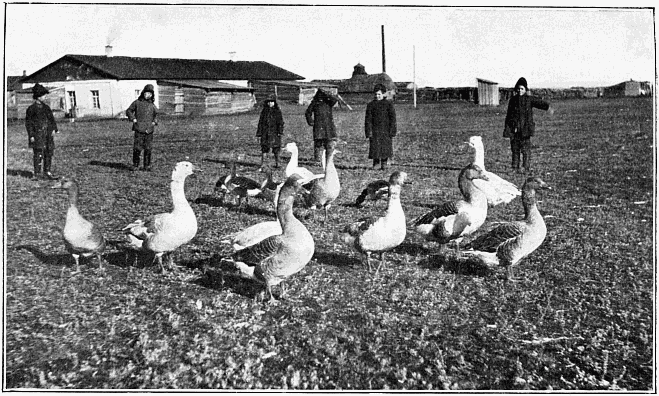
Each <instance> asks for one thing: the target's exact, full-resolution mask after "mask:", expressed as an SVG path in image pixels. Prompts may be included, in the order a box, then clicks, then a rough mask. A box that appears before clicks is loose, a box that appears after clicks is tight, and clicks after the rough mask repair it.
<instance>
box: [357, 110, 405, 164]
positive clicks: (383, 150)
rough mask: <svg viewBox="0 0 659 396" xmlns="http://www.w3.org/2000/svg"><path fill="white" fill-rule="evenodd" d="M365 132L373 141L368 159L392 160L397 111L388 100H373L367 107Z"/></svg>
mask: <svg viewBox="0 0 659 396" xmlns="http://www.w3.org/2000/svg"><path fill="white" fill-rule="evenodd" d="M364 132H365V134H366V137H367V138H370V139H371V144H370V147H369V150H368V158H371V159H382V158H390V157H391V156H392V154H393V147H392V138H393V137H394V136H396V133H397V129H396V110H395V109H394V104H393V103H392V102H391V101H389V100H387V99H382V100H377V99H376V100H373V101H371V102H370V103H369V104H368V105H366V117H365V119H364Z"/></svg>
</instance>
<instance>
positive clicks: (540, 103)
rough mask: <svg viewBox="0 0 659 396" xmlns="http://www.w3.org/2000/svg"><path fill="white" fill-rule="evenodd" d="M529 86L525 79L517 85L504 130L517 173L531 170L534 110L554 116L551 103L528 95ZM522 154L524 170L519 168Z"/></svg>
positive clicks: (511, 99)
mask: <svg viewBox="0 0 659 396" xmlns="http://www.w3.org/2000/svg"><path fill="white" fill-rule="evenodd" d="M528 90H529V87H528V84H527V82H526V79H525V78H524V77H522V78H520V79H519V80H517V83H515V91H514V93H513V97H512V98H510V102H508V112H507V113H506V121H505V126H504V130H503V137H507V138H510V150H511V151H512V156H513V161H512V167H513V170H515V171H517V173H528V172H529V171H530V168H531V136H533V134H534V133H535V122H534V121H533V108H534V107H535V108H536V109H541V110H549V114H553V113H554V110H553V109H552V108H550V106H549V103H548V102H545V101H544V100H542V99H540V98H538V97H535V96H531V95H528V94H527V93H528ZM520 152H521V154H522V160H523V164H522V166H523V170H520V168H519V155H520Z"/></svg>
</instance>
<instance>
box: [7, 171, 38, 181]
mask: <svg viewBox="0 0 659 396" xmlns="http://www.w3.org/2000/svg"><path fill="white" fill-rule="evenodd" d="M7 176H19V177H25V178H27V179H31V178H32V172H30V171H26V170H22V169H7Z"/></svg>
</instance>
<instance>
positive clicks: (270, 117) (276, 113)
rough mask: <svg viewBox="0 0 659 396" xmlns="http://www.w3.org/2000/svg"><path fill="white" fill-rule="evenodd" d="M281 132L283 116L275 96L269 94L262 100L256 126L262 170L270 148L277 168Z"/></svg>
mask: <svg viewBox="0 0 659 396" xmlns="http://www.w3.org/2000/svg"><path fill="white" fill-rule="evenodd" d="M283 134H284V117H283V115H282V114H281V110H280V109H279V104H277V98H276V97H274V96H271V97H269V98H268V99H266V100H265V101H264V102H263V110H261V116H260V117H259V125H258V127H257V128H256V137H258V138H259V142H260V143H261V170H263V165H264V163H265V158H266V155H267V154H268V153H269V152H270V150H272V154H274V156H275V168H279V150H280V147H281V136H282V135H283Z"/></svg>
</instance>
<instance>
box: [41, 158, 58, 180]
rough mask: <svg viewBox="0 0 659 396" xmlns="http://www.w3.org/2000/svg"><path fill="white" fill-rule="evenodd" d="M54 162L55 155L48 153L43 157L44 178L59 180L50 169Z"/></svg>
mask: <svg viewBox="0 0 659 396" xmlns="http://www.w3.org/2000/svg"><path fill="white" fill-rule="evenodd" d="M52 163H53V156H52V155H49V154H46V155H45V156H44V157H43V175H44V178H46V179H49V180H57V177H55V176H54V175H53V174H52V172H51V171H50V166H51V165H52Z"/></svg>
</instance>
